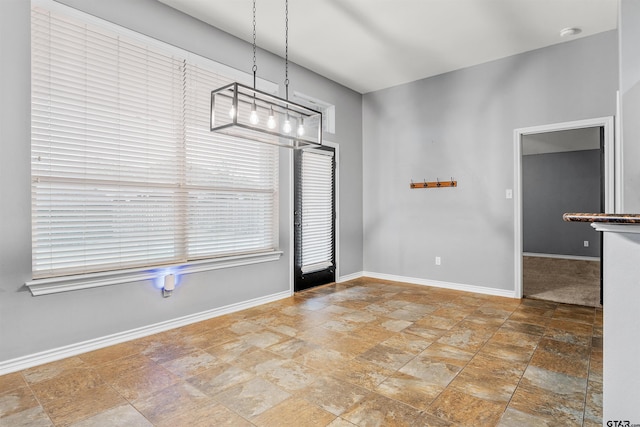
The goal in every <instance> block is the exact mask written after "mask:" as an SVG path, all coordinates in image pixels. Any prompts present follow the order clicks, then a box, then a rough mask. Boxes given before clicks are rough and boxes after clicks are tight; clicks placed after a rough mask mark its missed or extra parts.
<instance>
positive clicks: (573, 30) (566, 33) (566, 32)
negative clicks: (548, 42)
mask: <svg viewBox="0 0 640 427" xmlns="http://www.w3.org/2000/svg"><path fill="white" fill-rule="evenodd" d="M581 32H582V29H580V28H578V27H567V28H563V29H562V30H560V37H571V36H576V35H578V34H580V33H581Z"/></svg>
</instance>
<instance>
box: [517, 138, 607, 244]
mask: <svg viewBox="0 0 640 427" xmlns="http://www.w3.org/2000/svg"><path fill="white" fill-rule="evenodd" d="M565 212H600V150H582V151H566V152H563V153H545V154H533V155H528V156H522V236H523V240H522V246H523V250H524V252H534V253H541V254H559V255H575V256H590V257H600V234H599V233H598V232H597V231H595V230H594V229H593V227H591V225H590V224H588V223H576V222H565V221H563V220H562V214H563V213H565ZM585 240H587V241H589V247H587V248H585V247H584V241H585Z"/></svg>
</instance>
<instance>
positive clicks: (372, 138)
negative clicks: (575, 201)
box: [363, 31, 618, 291]
mask: <svg viewBox="0 0 640 427" xmlns="http://www.w3.org/2000/svg"><path fill="white" fill-rule="evenodd" d="M617 63H618V57H617V36H616V32H615V31H612V32H606V33H601V34H599V35H595V36H592V37H586V38H583V39H578V40H575V41H572V42H568V43H563V44H559V45H555V46H551V47H548V48H545V49H540V50H536V51H532V52H527V53H524V54H520V55H516V56H512V57H508V58H505V59H501V60H497V61H493V62H490V63H486V64H483V65H479V66H475V67H470V68H467V69H463V70H459V71H455V72H451V73H447V74H443V75H440V76H435V77H432V78H428V79H424V80H419V81H416V82H412V83H408V84H405V85H401V86H397V87H394V88H390V89H386V90H381V91H377V92H373V93H369V94H366V95H365V96H364V103H363V117H364V134H363V138H364V227H365V233H364V234H365V245H364V268H365V271H370V272H378V273H386V274H390V275H398V276H405V277H411V278H420V279H428V280H438V281H444V282H451V283H459V284H467V285H475V286H482V287H487V288H493V289H498V290H507V291H513V290H514V253H515V249H514V206H513V200H510V199H506V198H505V190H506V189H514V141H513V133H514V129H517V128H523V127H530V126H537V125H544V124H550V123H559V122H566V121H572V120H579V119H586V118H595V117H602V116H610V115H614V114H615V93H616V89H617V84H618V82H617V72H618V68H617ZM450 177H454V179H456V180H457V181H458V187H457V188H445V189H428V190H425V189H419V190H411V189H409V183H410V181H411V179H413V180H422V179H427V180H435V179H436V178H440V179H441V180H442V179H449V178H450ZM514 191H515V189H514ZM435 256H441V257H442V265H440V266H436V265H435V264H434V257H435Z"/></svg>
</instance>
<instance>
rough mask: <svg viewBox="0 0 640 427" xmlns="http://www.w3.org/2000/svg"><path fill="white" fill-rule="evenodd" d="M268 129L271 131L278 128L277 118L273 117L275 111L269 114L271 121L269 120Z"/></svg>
mask: <svg viewBox="0 0 640 427" xmlns="http://www.w3.org/2000/svg"><path fill="white" fill-rule="evenodd" d="M267 127H268V128H269V129H275V128H276V118H275V117H274V116H273V110H271V114H269V119H268V120H267Z"/></svg>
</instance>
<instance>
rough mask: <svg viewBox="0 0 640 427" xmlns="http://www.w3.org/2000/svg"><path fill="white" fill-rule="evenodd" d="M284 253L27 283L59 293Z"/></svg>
mask: <svg viewBox="0 0 640 427" xmlns="http://www.w3.org/2000/svg"><path fill="white" fill-rule="evenodd" d="M282 254H283V252H282V251H272V252H262V253H257V254H248V255H238V256H231V257H225V258H213V259H207V260H201V261H194V262H189V263H185V264H172V265H166V266H157V267H153V268H137V269H129V270H119V271H107V272H102V273H92V274H82V275H77V276H65V277H53V278H50V279H36V280H31V281H29V282H26V283H25V285H26V286H27V287H28V288H29V290H30V291H31V295H33V296H39V295H48V294H57V293H60V292H69V291H77V290H80V289H89V288H97V287H100V286H110V285H119V284H122V283H130V282H138V281H141V280H153V279H157V278H158V277H162V276H165V275H167V274H170V273H173V274H178V275H184V274H190V273H197V272H201V271H209V270H218V269H221V268H229V267H240V266H243V265H250V264H258V263H262V262H269V261H277V260H279V259H280V257H281V256H282Z"/></svg>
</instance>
